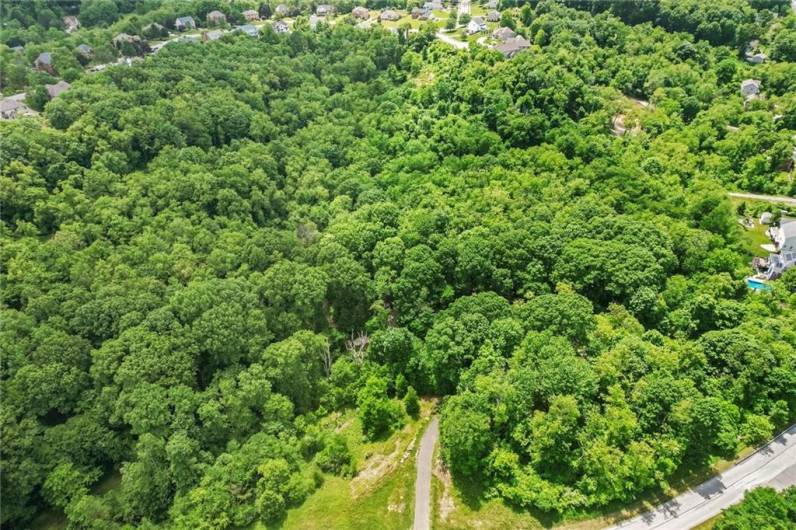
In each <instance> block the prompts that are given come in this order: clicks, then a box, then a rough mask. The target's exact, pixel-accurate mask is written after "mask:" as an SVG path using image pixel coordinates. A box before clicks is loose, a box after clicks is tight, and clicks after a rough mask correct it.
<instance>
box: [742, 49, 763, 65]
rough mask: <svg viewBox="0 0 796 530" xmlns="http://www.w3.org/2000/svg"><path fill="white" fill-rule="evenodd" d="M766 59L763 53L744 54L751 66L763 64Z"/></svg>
mask: <svg viewBox="0 0 796 530" xmlns="http://www.w3.org/2000/svg"><path fill="white" fill-rule="evenodd" d="M767 59H768V56H767V55H766V54H765V53H749V52H747V53H746V61H747V62H749V63H752V64H763V63H764V62H766V60H767Z"/></svg>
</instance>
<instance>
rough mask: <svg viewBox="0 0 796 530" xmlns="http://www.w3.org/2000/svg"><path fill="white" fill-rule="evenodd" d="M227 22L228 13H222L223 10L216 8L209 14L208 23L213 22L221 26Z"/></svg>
mask: <svg viewBox="0 0 796 530" xmlns="http://www.w3.org/2000/svg"><path fill="white" fill-rule="evenodd" d="M226 22H227V15H225V14H224V13H222V12H221V11H219V10H217V9H214V10H213V11H211V12H209V13H208V14H207V23H208V24H212V25H214V26H220V25H221V24H226Z"/></svg>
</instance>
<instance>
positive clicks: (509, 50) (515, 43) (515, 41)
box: [495, 37, 531, 59]
mask: <svg viewBox="0 0 796 530" xmlns="http://www.w3.org/2000/svg"><path fill="white" fill-rule="evenodd" d="M530 47H531V43H530V42H528V41H527V40H525V39H524V38H523V37H514V38H511V39H508V40H507V41H505V42H502V43H500V44H498V45H497V46H495V50H496V51H499V52H500V53H502V54H503V57H506V58H507V59H510V58H512V57H514V56H515V55H517V54H518V53H520V52H521V51H523V50H527V49H528V48H530Z"/></svg>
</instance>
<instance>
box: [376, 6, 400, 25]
mask: <svg viewBox="0 0 796 530" xmlns="http://www.w3.org/2000/svg"><path fill="white" fill-rule="evenodd" d="M400 19H401V15H400V14H399V13H398V12H397V11H393V10H392V9H385V10H384V11H382V12H381V15H379V20H384V21H391V22H395V21H396V20H400Z"/></svg>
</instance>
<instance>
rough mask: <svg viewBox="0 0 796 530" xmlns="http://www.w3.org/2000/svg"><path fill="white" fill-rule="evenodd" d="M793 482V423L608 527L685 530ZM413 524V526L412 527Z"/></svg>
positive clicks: (795, 445)
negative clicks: (713, 472) (751, 493)
mask: <svg viewBox="0 0 796 530" xmlns="http://www.w3.org/2000/svg"><path fill="white" fill-rule="evenodd" d="M795 484H796V424H794V425H791V426H790V428H788V430H786V431H785V432H783V433H782V434H780V435H779V436H777V437H776V438H774V439H773V440H772V441H770V442H769V443H767V444H766V445H765V446H763V447H761V448H760V449H758V450H757V451H755V452H754V453H752V454H751V455H750V456H748V457H747V458H745V459H743V460H741V461H740V462H738V463H737V464H736V465H735V466H733V467H732V468H731V469H729V470H727V471H725V472H724V473H722V474H721V475H717V476H715V477H713V478H712V479H710V480H708V481H707V482H705V483H703V484H701V485H699V486H697V487H696V488H694V489H692V490H688V491H687V492H685V493H683V494H682V495H680V496H678V497H675V498H674V499H672V500H670V501H668V502H665V503H663V504H661V505H660V506H657V507H656V508H655V509H653V510H650V511H648V512H646V513H644V514H641V515H639V516H638V517H636V518H634V519H630V520H628V521H625V522H623V523H619V524H618V525H616V526H612V527H611V530H620V529H621V530H652V529H655V530H685V529H687V528H693V527H695V526H697V525H699V524H700V523H703V522H705V521H707V520H708V519H710V518H711V517H714V516H716V515H718V514H719V513H720V512H721V511H722V510H724V509H725V508H728V507H730V506H732V505H733V504H736V503H738V502H741V500H742V499H743V496H744V493H745V492H746V490H749V489H752V488H755V487H758V486H771V487H773V488H775V489H777V490H780V489H784V488H787V487H789V486H793V485H795ZM415 528H417V527H415Z"/></svg>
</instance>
